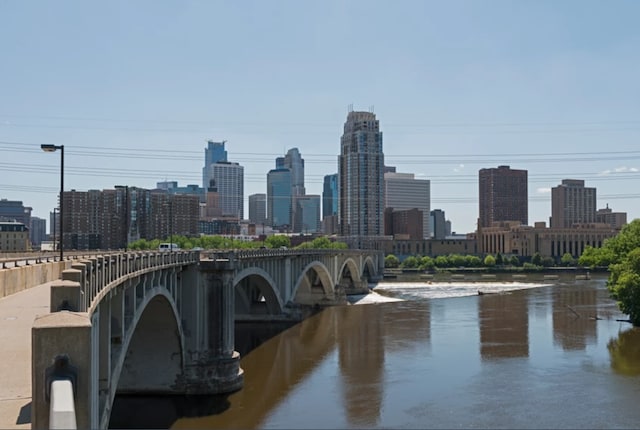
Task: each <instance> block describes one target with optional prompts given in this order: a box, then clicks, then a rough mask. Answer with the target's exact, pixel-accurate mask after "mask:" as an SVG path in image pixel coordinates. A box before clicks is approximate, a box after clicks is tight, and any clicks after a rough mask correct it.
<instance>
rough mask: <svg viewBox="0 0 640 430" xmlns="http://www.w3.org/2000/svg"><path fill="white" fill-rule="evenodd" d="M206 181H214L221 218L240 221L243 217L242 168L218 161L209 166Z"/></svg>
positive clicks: (236, 164)
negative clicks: (231, 218) (225, 217)
mask: <svg viewBox="0 0 640 430" xmlns="http://www.w3.org/2000/svg"><path fill="white" fill-rule="evenodd" d="M208 175H209V176H208V179H209V180H208V181H207V183H210V182H209V181H210V180H211V179H213V180H215V185H216V187H217V188H218V195H219V201H220V210H221V211H222V215H223V216H228V217H234V218H238V220H241V219H242V218H243V216H244V167H243V166H241V165H239V164H238V163H231V162H229V161H218V162H216V163H213V164H210V165H209V173H208Z"/></svg>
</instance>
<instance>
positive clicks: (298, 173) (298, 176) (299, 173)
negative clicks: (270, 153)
mask: <svg viewBox="0 0 640 430" xmlns="http://www.w3.org/2000/svg"><path fill="white" fill-rule="evenodd" d="M276 169H289V170H290V171H291V223H290V224H291V229H292V231H293V232H294V233H300V232H302V226H301V225H299V224H298V223H297V221H298V220H299V219H300V217H298V215H297V214H296V211H297V210H298V205H297V203H296V199H298V198H299V197H301V196H304V195H305V193H306V190H305V187H304V159H303V158H302V156H301V155H300V151H299V150H298V148H291V149H289V150H288V151H287V154H286V155H285V156H284V157H278V158H276Z"/></svg>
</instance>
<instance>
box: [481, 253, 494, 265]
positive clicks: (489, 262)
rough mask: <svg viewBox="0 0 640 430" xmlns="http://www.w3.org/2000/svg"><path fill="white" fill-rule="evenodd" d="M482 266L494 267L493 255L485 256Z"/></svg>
mask: <svg viewBox="0 0 640 430" xmlns="http://www.w3.org/2000/svg"><path fill="white" fill-rule="evenodd" d="M484 265H485V266H487V267H493V266H495V265H496V259H495V257H494V256H493V255H487V256H486V257H484Z"/></svg>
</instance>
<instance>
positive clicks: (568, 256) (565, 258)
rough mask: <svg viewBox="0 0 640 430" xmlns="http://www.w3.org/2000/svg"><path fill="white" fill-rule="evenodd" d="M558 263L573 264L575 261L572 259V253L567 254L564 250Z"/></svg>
mask: <svg viewBox="0 0 640 430" xmlns="http://www.w3.org/2000/svg"><path fill="white" fill-rule="evenodd" d="M560 263H562V265H563V266H567V267H569V266H573V265H574V264H575V263H576V261H575V260H574V259H573V255H571V254H569V253H568V252H565V253H564V255H563V256H562V258H561V259H560Z"/></svg>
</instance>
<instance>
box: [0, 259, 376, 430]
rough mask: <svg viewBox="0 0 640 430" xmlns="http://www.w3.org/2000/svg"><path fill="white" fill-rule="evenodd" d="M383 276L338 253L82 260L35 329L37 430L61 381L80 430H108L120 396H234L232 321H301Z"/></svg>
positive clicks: (236, 373) (45, 422) (369, 262)
mask: <svg viewBox="0 0 640 430" xmlns="http://www.w3.org/2000/svg"><path fill="white" fill-rule="evenodd" d="M201 257H204V258H201ZM383 268H384V256H383V254H382V252H381V251H373V250H372V251H368V250H366V251H361V250H332V249H329V250H270V249H269V250H255V251H225V252H202V254H201V253H200V252H193V251H178V252H126V253H124V252H123V253H118V254H110V255H105V256H96V257H93V258H88V259H83V260H77V261H74V262H73V264H72V265H71V269H67V270H65V271H63V276H62V278H63V279H62V280H60V281H59V282H56V283H55V284H54V285H53V286H52V288H51V304H50V311H51V313H50V314H47V315H44V316H42V317H39V318H38V319H36V321H35V323H34V326H33V331H32V336H33V340H32V344H33V350H32V370H33V380H32V394H33V396H32V398H33V404H32V427H33V428H45V427H47V428H48V427H49V426H50V421H49V409H50V398H51V395H52V393H51V391H50V386H51V381H52V380H55V379H71V380H72V381H73V388H74V403H75V413H76V416H77V425H78V427H80V428H84V427H91V428H98V427H100V428H107V426H108V424H109V419H110V415H111V407H112V404H113V400H114V398H115V396H116V394H118V393H147V394H152V393H153V394H219V393H227V392H232V391H235V390H238V389H240V388H241V387H242V384H243V371H242V369H240V365H239V362H240V356H239V354H238V353H237V352H236V351H235V350H234V347H235V340H234V322H235V321H238V320H256V319H300V318H302V317H303V316H304V315H305V312H304V311H305V310H306V309H307V308H309V307H317V306H324V305H334V304H340V303H345V295H346V294H348V293H349V292H365V291H367V290H368V282H371V281H374V280H377V279H379V278H380V277H381V275H382V273H383ZM7 270H12V269H7ZM56 357H57V360H56V363H55V364H52V363H53V361H54V360H55V359H56Z"/></svg>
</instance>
